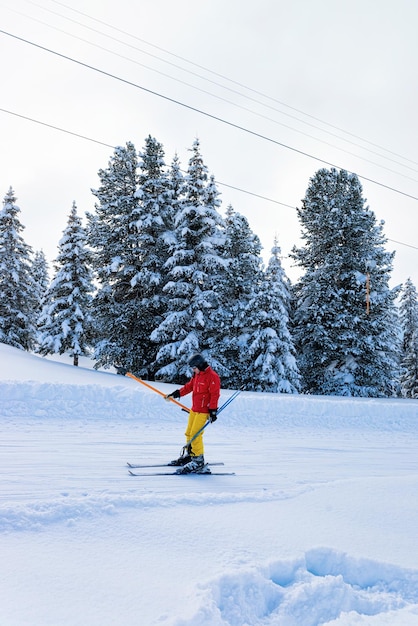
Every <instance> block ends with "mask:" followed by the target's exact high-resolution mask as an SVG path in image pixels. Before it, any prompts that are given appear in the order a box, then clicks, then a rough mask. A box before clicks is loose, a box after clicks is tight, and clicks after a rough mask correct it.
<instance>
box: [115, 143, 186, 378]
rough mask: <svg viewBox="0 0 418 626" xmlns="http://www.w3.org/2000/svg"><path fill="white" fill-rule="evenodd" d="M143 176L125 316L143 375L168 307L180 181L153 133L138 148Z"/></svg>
mask: <svg viewBox="0 0 418 626" xmlns="http://www.w3.org/2000/svg"><path fill="white" fill-rule="evenodd" d="M139 157H140V160H139V170H140V173H139V179H138V185H139V186H138V190H137V192H136V194H135V195H136V198H137V199H138V204H137V206H136V207H135V208H134V209H133V212H132V216H133V218H134V220H135V225H136V228H137V231H138V242H139V252H140V256H139V257H138V259H137V269H136V273H135V275H134V276H132V278H131V281H130V286H131V295H132V298H131V299H130V300H129V302H127V306H126V311H125V314H126V318H127V319H128V320H129V319H131V320H135V331H134V334H133V336H132V345H131V346H130V348H129V349H130V352H131V354H132V355H135V361H132V360H131V367H134V371H135V372H137V373H138V374H139V375H140V376H147V377H149V378H154V376H155V358H156V354H157V347H156V344H155V342H152V341H151V339H150V335H151V331H152V329H154V328H156V327H158V325H159V324H160V323H161V321H162V319H163V314H164V313H165V311H166V310H167V295H166V294H165V293H164V292H163V287H164V285H165V283H166V282H167V277H166V272H165V270H164V266H165V263H166V261H167V259H168V258H169V247H170V243H171V242H172V236H173V235H172V233H173V228H174V211H175V210H176V204H177V199H176V194H177V191H178V190H177V185H179V184H180V186H181V180H180V179H179V178H178V174H179V173H180V172H177V171H176V163H175V162H174V163H173V168H174V170H173V169H172V176H174V175H175V176H176V180H174V179H173V178H171V179H170V177H169V176H168V174H167V173H166V171H165V162H164V150H163V146H162V144H160V143H159V142H158V141H157V140H156V139H155V138H153V137H151V136H149V137H147V139H146V141H145V148H144V150H143V152H142V153H140V154H139Z"/></svg>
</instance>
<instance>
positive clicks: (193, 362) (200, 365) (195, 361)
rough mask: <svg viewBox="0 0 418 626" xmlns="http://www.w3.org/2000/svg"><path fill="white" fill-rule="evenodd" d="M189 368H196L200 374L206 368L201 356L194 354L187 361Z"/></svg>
mask: <svg viewBox="0 0 418 626" xmlns="http://www.w3.org/2000/svg"><path fill="white" fill-rule="evenodd" d="M189 365H190V367H197V369H199V370H200V371H201V372H203V370H205V369H206V368H207V366H208V364H207V363H206V361H205V359H204V358H203V356H202V355H201V354H194V355H193V356H192V358H191V359H190V360H189Z"/></svg>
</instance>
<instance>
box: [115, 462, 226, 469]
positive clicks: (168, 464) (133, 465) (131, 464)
mask: <svg viewBox="0 0 418 626" xmlns="http://www.w3.org/2000/svg"><path fill="white" fill-rule="evenodd" d="M207 465H210V466H212V465H224V463H207ZM127 466H128V467H129V468H130V469H145V468H146V467H181V465H171V463H154V464H152V465H136V464H135V463H127Z"/></svg>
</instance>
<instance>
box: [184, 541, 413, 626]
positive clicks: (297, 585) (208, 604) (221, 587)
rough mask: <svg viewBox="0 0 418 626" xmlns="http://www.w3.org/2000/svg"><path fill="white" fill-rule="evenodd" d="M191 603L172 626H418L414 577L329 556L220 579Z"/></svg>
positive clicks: (328, 552) (313, 555)
mask: <svg viewBox="0 0 418 626" xmlns="http://www.w3.org/2000/svg"><path fill="white" fill-rule="evenodd" d="M197 597H198V601H199V602H200V606H199V608H198V610H197V612H196V614H195V615H193V616H192V617H191V619H187V620H184V619H180V620H177V621H175V622H172V624H173V626H194V625H195V624H199V626H247V625H248V626H250V625H251V626H257V625H260V626H261V625H262V626H273V625H274V626H279V625H280V626H317V625H318V624H327V625H328V626H331V625H332V626H348V625H350V626H352V625H354V624H356V625H357V624H359V625H365V624H367V625H370V626H372V625H374V624H376V626H377V625H379V626H382V625H386V624H387V625H388V626H389V625H390V626H401V625H403V624H405V623H406V622H407V623H408V624H411V623H414V624H415V623H416V624H418V570H411V569H403V568H401V567H398V566H396V565H391V564H387V563H380V562H376V561H373V560H370V559H364V558H360V559H358V558H354V557H350V556H348V555H347V554H344V553H340V552H337V551H335V550H332V549H329V548H315V549H312V550H309V551H308V552H306V553H305V555H304V557H303V558H300V559H294V560H280V561H276V562H273V563H271V564H269V565H268V566H265V567H259V568H254V569H251V570H247V571H243V572H240V573H238V574H236V573H227V574H224V575H223V576H221V577H219V578H217V579H216V580H213V581H211V582H209V583H206V584H204V585H200V587H199V589H198V591H197ZM411 620H413V621H411Z"/></svg>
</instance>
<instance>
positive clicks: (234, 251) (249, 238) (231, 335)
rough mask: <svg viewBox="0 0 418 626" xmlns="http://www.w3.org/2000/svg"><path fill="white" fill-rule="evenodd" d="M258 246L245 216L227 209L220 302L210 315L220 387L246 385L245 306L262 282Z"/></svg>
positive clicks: (248, 333)
mask: <svg viewBox="0 0 418 626" xmlns="http://www.w3.org/2000/svg"><path fill="white" fill-rule="evenodd" d="M261 249H262V247H261V243H260V239H259V238H258V236H257V235H255V234H254V233H253V231H252V230H251V228H250V226H249V223H248V220H247V218H246V217H244V216H243V215H241V214H240V213H237V212H235V211H234V209H233V208H232V206H228V208H227V211H226V217H225V222H224V244H223V248H222V256H223V258H224V269H223V275H222V280H221V281H220V282H219V285H218V292H219V296H220V303H219V307H218V309H217V311H216V312H215V316H214V325H213V326H214V328H213V334H212V351H213V353H214V354H217V355H218V357H219V360H220V361H221V363H222V364H223V366H224V368H223V370H220V373H222V382H223V385H224V386H227V387H228V386H230V387H231V386H232V387H241V386H243V385H246V384H247V383H248V375H247V372H246V368H247V367H248V365H249V360H248V348H249V341H250V336H251V329H250V320H249V318H248V307H249V303H250V302H251V301H253V302H254V295H255V293H256V292H257V290H258V286H259V284H260V282H261V280H262V259H261Z"/></svg>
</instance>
